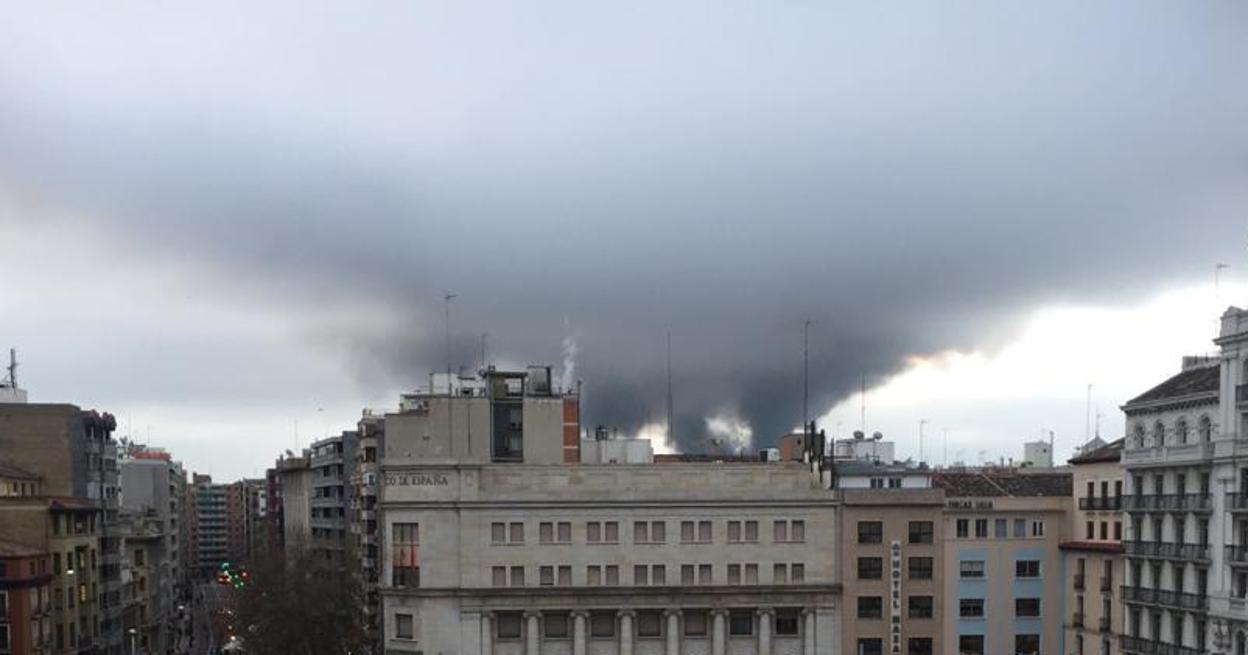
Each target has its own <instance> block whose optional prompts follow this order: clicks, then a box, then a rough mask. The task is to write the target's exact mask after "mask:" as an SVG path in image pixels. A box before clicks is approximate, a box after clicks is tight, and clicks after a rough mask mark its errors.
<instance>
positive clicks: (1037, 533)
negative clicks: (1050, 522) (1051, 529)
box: [1031, 521, 1044, 537]
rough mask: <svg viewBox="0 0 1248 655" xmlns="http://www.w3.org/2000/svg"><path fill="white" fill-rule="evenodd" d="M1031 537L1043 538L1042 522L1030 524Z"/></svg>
mask: <svg viewBox="0 0 1248 655" xmlns="http://www.w3.org/2000/svg"><path fill="white" fill-rule="evenodd" d="M1031 536H1033V537H1043V536H1044V521H1032V522H1031Z"/></svg>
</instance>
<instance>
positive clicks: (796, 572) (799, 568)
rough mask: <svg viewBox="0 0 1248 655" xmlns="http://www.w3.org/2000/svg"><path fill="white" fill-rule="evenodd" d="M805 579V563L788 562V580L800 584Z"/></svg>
mask: <svg viewBox="0 0 1248 655" xmlns="http://www.w3.org/2000/svg"><path fill="white" fill-rule="evenodd" d="M805 581H806V565H805V564H790V565H789V582H792V583H793V584H801V583H803V582H805Z"/></svg>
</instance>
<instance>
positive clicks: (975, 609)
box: [958, 598, 984, 619]
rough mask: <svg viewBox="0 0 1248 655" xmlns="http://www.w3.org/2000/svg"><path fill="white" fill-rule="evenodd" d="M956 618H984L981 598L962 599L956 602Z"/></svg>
mask: <svg viewBox="0 0 1248 655" xmlns="http://www.w3.org/2000/svg"><path fill="white" fill-rule="evenodd" d="M958 616H960V617H962V618H964V619H979V618H983V616H984V599H983V598H962V599H959V600H958Z"/></svg>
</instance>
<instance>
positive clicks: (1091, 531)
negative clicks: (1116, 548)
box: [1084, 521, 1096, 541]
mask: <svg viewBox="0 0 1248 655" xmlns="http://www.w3.org/2000/svg"><path fill="white" fill-rule="evenodd" d="M1084 527H1085V530H1084V535H1085V538H1086V539H1088V540H1089V541H1091V540H1092V539H1094V538H1096V529H1095V528H1096V524H1095V523H1093V522H1092V521H1088V522H1087V525H1086V526H1084Z"/></svg>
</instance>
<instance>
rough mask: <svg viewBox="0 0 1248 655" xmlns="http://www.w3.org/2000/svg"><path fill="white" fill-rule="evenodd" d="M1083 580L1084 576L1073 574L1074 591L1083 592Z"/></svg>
mask: <svg viewBox="0 0 1248 655" xmlns="http://www.w3.org/2000/svg"><path fill="white" fill-rule="evenodd" d="M1084 579H1085V578H1084V574H1082V573H1076V574H1075V591H1083V587H1084V585H1083V583H1084Z"/></svg>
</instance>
